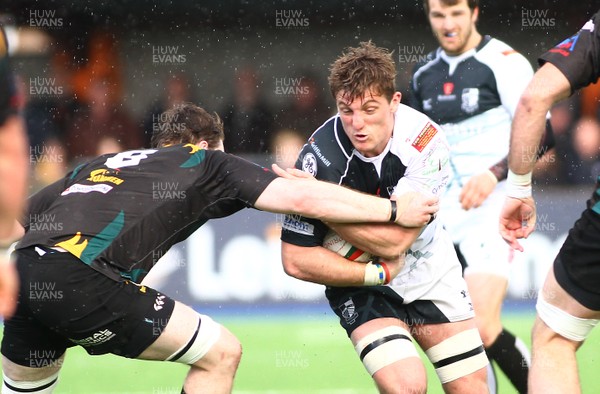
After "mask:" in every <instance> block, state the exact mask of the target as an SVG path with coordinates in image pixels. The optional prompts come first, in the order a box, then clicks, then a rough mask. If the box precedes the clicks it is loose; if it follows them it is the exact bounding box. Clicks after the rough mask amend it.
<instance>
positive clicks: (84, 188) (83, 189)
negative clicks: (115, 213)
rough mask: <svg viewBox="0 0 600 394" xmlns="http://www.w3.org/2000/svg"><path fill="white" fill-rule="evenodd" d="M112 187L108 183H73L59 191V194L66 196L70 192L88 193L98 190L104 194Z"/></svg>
mask: <svg viewBox="0 0 600 394" xmlns="http://www.w3.org/2000/svg"><path fill="white" fill-rule="evenodd" d="M112 189H113V187H112V186H110V185H104V184H101V185H82V184H80V183H76V184H74V185H71V186H69V187H68V188H66V189H65V191H64V192H62V193H60V195H61V196H66V195H67V194H72V193H84V194H85V193H90V192H99V193H102V194H106V193H108V192H109V191H111V190H112Z"/></svg>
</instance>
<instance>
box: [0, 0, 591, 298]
mask: <svg viewBox="0 0 600 394" xmlns="http://www.w3.org/2000/svg"><path fill="white" fill-rule="evenodd" d="M3 3H4V4H3V5H2V6H1V7H0V21H1V23H2V24H3V25H4V26H5V28H6V30H7V34H8V37H9V42H10V50H11V54H12V62H13V67H14V69H15V71H16V73H17V75H18V78H19V88H20V90H21V97H22V108H23V113H24V115H25V118H26V120H27V126H28V134H29V139H30V164H31V169H32V171H31V182H30V185H31V192H32V193H33V192H34V191H35V190H37V189H39V188H40V187H43V186H45V185H47V184H49V183H51V182H53V181H54V180H56V179H58V178H60V177H61V176H63V175H64V174H65V173H66V172H67V171H69V169H71V168H72V167H74V166H75V165H76V164H77V163H79V162H81V161H83V160H85V159H86V158H87V157H89V156H95V155H98V154H102V153H107V152H117V151H120V150H124V149H131V148H139V147H142V146H148V145H149V140H150V136H151V133H152V131H153V130H154V129H155V128H157V127H158V122H159V119H160V113H161V112H162V111H163V110H165V109H166V108H168V107H170V106H172V105H174V104H177V103H179V102H183V101H191V102H194V103H197V104H199V105H201V106H203V107H205V108H206V109H208V110H210V111H214V112H217V113H218V114H219V115H220V116H221V118H222V119H223V120H224V122H225V130H226V141H225V147H226V150H227V151H229V152H231V153H236V154H239V155H242V156H245V157H248V158H250V159H252V160H254V161H257V162H259V163H263V164H268V163H271V162H278V163H282V164H283V165H286V166H290V165H293V163H294V161H295V159H296V155H297V153H298V151H299V149H300V147H301V146H302V144H303V141H305V140H306V138H307V137H308V136H309V135H310V134H311V133H312V132H313V131H314V130H315V129H316V128H317V127H318V126H319V125H320V124H321V123H323V122H324V121H325V120H326V119H327V118H328V117H329V116H331V115H333V114H334V105H333V104H334V103H333V99H332V98H331V96H330V93H329V91H328V87H327V75H328V68H329V64H330V63H331V62H333V60H334V59H335V58H336V57H337V56H338V55H339V54H340V53H341V51H342V50H343V49H344V48H345V47H347V46H355V45H356V44H357V43H358V42H360V41H364V40H373V41H374V42H375V43H376V44H377V45H379V46H384V47H387V48H389V49H390V50H392V51H394V59H395V60H396V63H397V69H398V78H397V86H398V90H400V91H401V92H402V93H403V94H404V95H405V97H408V90H407V86H408V83H409V78H410V74H411V70H412V69H413V67H414V66H415V64H416V62H418V61H420V60H423V59H424V58H425V56H426V55H427V53H428V52H430V51H432V50H434V49H435V48H436V43H435V40H434V38H433V36H432V34H431V32H430V29H429V25H428V22H427V19H426V17H425V15H424V12H423V8H422V4H421V1H414V0H402V1H390V0H378V1H354V2H350V1H332V0H324V1H273V2H251V1H239V0H236V1H234V0H221V1H185V0H171V1H161V2H150V1H143V0H131V1H92V0H82V1H74V0H72V1H66V0H54V1H43V2H42V1H20V0H14V1H11V2H10V3H8V2H3ZM592 3H594V2H566V1H548V0H532V1H514V2H492V1H483V2H482V4H481V7H480V8H481V12H480V19H479V31H480V32H481V33H483V34H490V35H492V36H495V37H497V38H499V39H501V40H503V41H505V42H507V43H508V44H510V45H512V46H513V47H514V48H515V49H516V50H518V51H519V52H521V53H522V54H523V55H525V56H526V57H527V59H529V61H530V62H531V63H532V65H533V66H534V67H536V58H537V56H538V55H540V54H541V53H543V52H544V51H546V50H547V49H549V48H550V47H552V46H554V45H555V44H557V43H558V42H560V41H562V40H563V39H564V38H566V37H568V36H570V35H572V34H573V33H574V32H575V31H576V30H578V29H579V28H580V27H581V26H583V24H584V23H585V22H586V21H587V19H588V18H589V17H590V16H591V15H592V13H593V12H595V11H597V7H598V5H597V4H592ZM599 91H600V86H598V85H592V86H590V87H589V88H587V89H584V90H583V91H581V92H579V93H577V94H576V95H574V96H573V97H571V98H570V99H569V100H567V101H565V102H563V103H561V104H560V105H559V106H557V107H556V108H555V109H554V110H553V114H552V115H553V117H552V122H553V126H554V131H555V133H556V138H557V146H556V148H555V149H554V151H552V152H551V153H550V154H549V155H547V156H546V157H545V158H544V159H542V160H541V161H540V163H539V168H538V169H537V171H538V174H537V176H536V179H537V186H536V188H537V198H538V201H539V204H540V207H539V210H540V216H539V219H538V227H539V228H538V232H536V233H535V236H533V237H532V238H531V239H530V240H528V244H529V245H530V246H529V247H528V248H527V251H526V253H523V254H519V255H518V256H517V263H516V264H515V270H514V271H515V273H514V275H513V276H514V280H513V281H512V282H511V288H510V289H509V292H510V296H511V298H512V299H514V300H517V301H528V302H530V301H531V300H532V299H534V298H535V296H536V294H537V287H538V286H539V284H540V283H541V281H542V279H543V276H544V275H545V273H546V271H547V269H548V267H549V265H550V264H551V262H552V260H553V257H554V254H555V253H556V250H557V248H558V246H559V245H560V242H561V239H562V237H563V236H564V235H565V234H566V232H567V230H568V228H569V227H570V226H571V224H572V223H573V221H574V219H575V218H576V217H578V215H579V213H580V211H581V210H582V209H583V207H584V202H585V200H586V199H587V197H588V195H589V194H590V193H591V187H590V185H591V184H592V182H593V180H595V179H596V177H597V176H598V175H600V152H599V149H598V147H599V146H600V125H599V122H598V120H599V109H600V107H599V99H598V97H600V94H599ZM281 220H282V218H281V217H277V216H276V215H269V214H265V213H260V212H255V211H248V212H242V213H238V214H237V215H235V216H234V217H231V218H227V219H223V220H218V221H214V222H211V223H210V224H209V225H207V226H205V227H203V228H202V229H201V230H200V231H199V232H198V233H197V234H195V235H194V236H193V237H192V238H191V239H190V240H188V241H187V242H185V243H183V244H181V245H178V247H176V248H174V249H173V250H172V251H171V252H169V254H168V255H166V256H164V258H163V256H156V261H157V262H158V260H161V259H162V260H161V264H159V266H158V267H157V269H156V270H154V271H153V273H152V274H151V277H150V278H149V280H150V281H152V282H151V283H152V284H154V285H155V286H157V287H159V288H163V289H164V290H165V291H168V293H169V294H171V295H173V296H174V297H175V298H178V299H180V300H182V301H184V302H188V303H190V304H192V305H197V304H198V303H207V304H209V305H214V306H217V307H218V306H219V305H221V304H222V303H238V304H239V303H241V304H242V305H250V304H252V303H255V302H257V301H261V302H263V303H266V304H271V305H275V306H277V305H282V304H286V303H289V302H292V303H298V304H315V305H318V306H322V303H323V295H322V287H321V286H316V285H311V284H307V283H302V282H300V281H297V280H295V279H292V278H288V277H286V276H285V274H284V273H283V270H282V268H281V262H280V257H279V231H278V230H279V228H280V226H279V224H280V223H281ZM526 247H527V246H526Z"/></svg>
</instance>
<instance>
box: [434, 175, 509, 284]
mask: <svg viewBox="0 0 600 394" xmlns="http://www.w3.org/2000/svg"><path fill="white" fill-rule="evenodd" d="M503 189H504V183H501V184H500V185H498V186H497V187H496V189H495V190H494V192H493V193H492V194H490V195H489V196H488V198H487V199H486V200H485V201H484V203H483V204H482V205H481V206H480V207H479V208H474V209H470V210H468V211H465V210H464V209H462V208H461V207H460V203H459V202H458V194H457V193H458V191H459V190H458V188H453V189H452V190H450V191H449V193H448V194H447V195H446V196H444V198H442V203H441V207H440V211H439V213H438V219H440V220H441V222H442V223H443V225H444V227H445V228H446V229H447V230H448V232H449V233H450V235H451V237H452V242H453V243H454V244H455V245H457V246H458V248H459V250H460V252H461V254H462V255H463V256H464V258H465V260H466V262H467V267H466V269H465V276H466V275H469V274H473V273H487V274H492V275H498V276H501V277H504V278H507V279H508V277H509V275H510V262H511V260H512V255H513V252H512V250H511V249H510V247H509V246H508V244H507V243H506V242H504V240H503V239H502V237H501V236H500V233H499V231H498V218H499V217H500V210H501V209H502V205H503V204H504V192H503Z"/></svg>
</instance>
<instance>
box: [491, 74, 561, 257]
mask: <svg viewBox="0 0 600 394" xmlns="http://www.w3.org/2000/svg"><path fill="white" fill-rule="evenodd" d="M570 93H571V85H570V84H569V81H568V80H567V78H566V77H565V76H564V75H563V74H562V72H560V71H559V70H558V68H556V67H555V66H554V65H552V64H551V63H546V64H544V65H543V66H542V67H541V68H540V69H539V70H538V71H537V72H536V73H535V75H534V77H533V79H532V80H531V82H530V83H529V85H528V86H527V89H525V92H524V93H523V95H522V96H521V99H520V100H519V104H518V107H517V110H516V112H515V118H514V120H513V124H512V130H511V141H510V153H509V159H508V163H509V168H510V170H509V173H508V178H507V199H506V201H505V203H504V207H503V208H502V212H501V213H500V234H501V235H502V238H504V240H505V241H506V242H507V243H508V244H509V245H510V246H511V247H513V248H514V249H517V250H520V251H522V250H523V247H522V246H521V245H520V244H519V242H518V241H517V239H519V238H527V237H528V236H529V234H531V233H532V232H533V230H534V229H535V221H536V212H535V201H534V200H533V197H532V194H531V172H532V170H533V167H534V165H535V161H536V160H535V155H532V154H531V152H536V151H537V150H538V146H539V144H540V140H541V138H542V135H543V134H544V129H545V127H546V113H547V112H548V111H549V110H550V108H551V107H552V105H554V103H556V102H558V101H560V100H562V99H564V98H566V97H568V96H569V94H570Z"/></svg>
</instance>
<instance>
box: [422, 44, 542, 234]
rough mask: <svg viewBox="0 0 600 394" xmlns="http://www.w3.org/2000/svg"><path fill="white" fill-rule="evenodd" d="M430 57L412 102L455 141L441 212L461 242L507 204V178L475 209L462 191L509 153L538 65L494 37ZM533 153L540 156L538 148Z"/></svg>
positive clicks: (451, 141) (449, 141)
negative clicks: (521, 103) (521, 104)
mask: <svg viewBox="0 0 600 394" xmlns="http://www.w3.org/2000/svg"><path fill="white" fill-rule="evenodd" d="M428 59H430V60H429V61H427V62H426V63H424V64H422V65H419V66H417V68H416V69H415V72H414V75H413V79H412V82H411V93H412V96H411V105H412V106H413V107H414V108H416V109H418V110H420V111H422V112H424V113H425V114H427V115H428V116H429V117H430V118H432V119H433V120H435V121H436V122H438V123H439V124H440V125H441V127H442V128H443V129H444V131H445V133H446V136H447V139H448V143H449V144H450V149H451V158H450V167H451V176H450V181H449V183H448V188H447V193H446V195H445V196H444V199H443V200H442V208H441V217H442V218H444V216H446V217H447V219H448V220H444V222H445V225H446V226H447V227H448V228H449V229H451V230H452V231H451V234H452V235H453V239H454V240H455V242H457V241H459V240H461V239H463V238H464V237H466V236H467V235H468V232H470V231H472V228H473V227H479V226H480V225H481V222H482V220H480V219H481V218H483V217H484V215H485V216H486V217H487V218H490V217H494V216H495V215H497V213H496V210H497V209H499V207H498V206H499V205H501V204H502V199H501V198H499V196H501V195H502V194H503V188H504V182H500V183H499V184H498V186H497V187H496V189H495V190H494V192H493V193H492V195H491V196H490V197H489V198H488V199H487V200H486V201H484V203H483V205H482V207H481V208H479V209H477V210H473V211H470V212H471V214H468V213H467V212H465V211H464V210H463V209H462V208H461V205H460V203H459V195H460V192H461V189H462V187H463V186H464V185H465V183H466V182H467V181H468V180H469V179H470V178H471V177H472V176H474V175H477V174H480V173H482V172H484V171H485V170H486V169H488V168H490V167H492V166H493V165H494V164H496V163H498V162H499V161H500V160H502V159H503V158H504V157H506V156H507V154H508V148H509V139H510V127H511V122H512V118H513V116H514V112H515V109H516V107H517V104H518V101H519V98H520V96H521V94H522V93H523V91H524V89H525V87H526V86H527V84H528V83H529V81H530V80H531V77H532V75H533V69H532V67H531V65H530V64H529V62H528V61H527V59H525V57H523V56H522V55H520V54H519V53H517V52H516V51H515V50H514V49H512V48H511V47H510V46H508V45H507V44H505V43H504V42H502V41H499V40H497V39H495V38H491V37H489V36H485V37H483V39H482V41H481V43H480V44H479V45H478V46H477V47H476V48H473V49H471V50H469V51H467V52H465V53H463V54H461V55H459V56H448V55H447V54H446V53H445V52H444V51H443V50H441V48H438V49H437V50H436V51H435V52H433V53H431V54H430V55H429V56H428ZM524 154H527V152H524ZM529 154H530V155H531V156H532V159H535V152H531V153H529ZM448 211H449V212H448ZM492 211H493V212H492ZM477 215H479V216H478V217H475V216H477ZM496 227H497V226H495V228H496ZM479 228H481V227H479ZM494 231H496V232H497V230H494Z"/></svg>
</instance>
